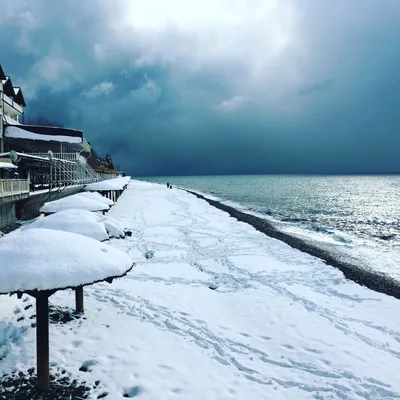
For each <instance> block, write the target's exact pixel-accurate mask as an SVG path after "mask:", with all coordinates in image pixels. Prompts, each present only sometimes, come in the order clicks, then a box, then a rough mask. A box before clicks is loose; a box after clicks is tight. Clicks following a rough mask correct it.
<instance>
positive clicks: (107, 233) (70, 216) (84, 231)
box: [23, 209, 125, 242]
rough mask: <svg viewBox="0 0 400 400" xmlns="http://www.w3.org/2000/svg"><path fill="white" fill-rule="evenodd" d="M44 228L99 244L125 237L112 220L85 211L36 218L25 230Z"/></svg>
mask: <svg viewBox="0 0 400 400" xmlns="http://www.w3.org/2000/svg"><path fill="white" fill-rule="evenodd" d="M37 228H45V229H52V230H58V231H63V232H71V233H76V234H80V235H83V236H87V237H90V238H92V239H95V240H98V241H100V242H102V241H104V240H108V239H109V238H111V237H117V238H120V237H125V233H124V228H123V227H122V226H121V224H119V223H118V221H116V220H115V219H114V218H110V217H108V216H105V215H100V214H95V213H92V212H90V211H86V210H74V209H71V210H65V211H60V212H58V213H56V214H52V215H49V216H48V217H44V218H38V219H36V220H35V221H34V222H32V223H31V224H29V225H25V226H24V228H23V229H24V230H25V229H37Z"/></svg>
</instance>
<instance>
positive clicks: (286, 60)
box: [0, 0, 400, 175]
mask: <svg viewBox="0 0 400 400" xmlns="http://www.w3.org/2000/svg"><path fill="white" fill-rule="evenodd" d="M2 1H4V0H0V3H1V2H2ZM154 1H155V0H154ZM154 1H153V3H154ZM206 3H207V2H206ZM206 3H205V7H206V6H207V4H208V3H207V4H206ZM13 4H14V5H13V6H8V8H6V12H5V13H4V16H2V17H0V63H1V64H2V65H3V67H4V69H5V71H6V73H8V74H10V75H12V78H13V82H14V83H15V84H21V85H22V86H23V90H24V91H25V93H26V97H27V103H28V107H27V110H26V112H27V114H28V115H34V114H36V113H41V114H45V115H47V116H49V117H50V118H52V119H55V120H59V121H61V122H63V123H64V125H66V126H71V127H76V128H80V129H83V130H84V132H85V136H86V137H87V139H88V140H89V141H91V142H92V144H93V145H94V146H95V147H96V149H98V151H100V152H102V153H106V152H111V153H112V154H113V155H114V158H115V159H116V160H117V163H118V164H120V165H121V167H122V168H124V169H126V170H128V171H129V172H131V173H132V174H135V175H159V174H165V175H170V174H213V173H216V174H225V173H263V172H266V173H269V172H270V173H296V172H299V173H304V172H309V173H320V172H329V173H345V172H357V173H358V172H360V173H362V172H400V171H399V170H400V162H399V161H398V155H397V149H398V148H399V146H400V135H399V134H398V132H399V131H400V117H399V115H400V114H399V112H398V110H399V108H400V81H399V79H398V71H399V67H400V46H399V45H398V39H397V38H398V37H399V34H400V28H399V26H400V9H399V2H397V1H391V0H388V1H387V2H385V3H384V5H385V6H383V5H382V3H381V2H379V1H372V0H371V1H370V0H366V1H361V0H358V1H354V2H351V3H350V2H344V1H342V0H340V1H337V2H330V3H329V5H328V3H326V2H320V1H316V0H308V1H299V0H297V1H282V4H284V6H282V7H281V8H277V9H276V10H274V11H273V12H272V14H271V16H270V17H269V16H266V17H265V18H266V19H264V20H261V22H260V23H259V24H258V22H255V23H253V22H252V21H253V20H249V21H250V22H249V23H248V21H247V20H243V21H241V20H240V23H238V24H239V25H238V26H237V28H235V29H234V30H232V31H227V30H223V28H221V31H219V30H217V28H213V27H211V28H209V30H202V29H201V28H199V27H197V26H196V27H193V28H192V25H193V24H191V23H189V22H188V23H187V27H185V26H184V27H183V28H184V29H183V28H182V26H181V25H179V26H178V25H176V26H172V27H171V26H170V25H169V26H167V27H166V28H165V27H163V25H159V26H157V27H156V28H153V27H151V26H150V25H149V26H147V25H146V26H144V27H143V24H144V22H143V21H142V20H141V21H140V24H138V25H137V26H134V27H133V28H132V27H131V26H126V24H124V23H123V21H122V19H123V16H124V14H127V12H125V6H126V4H127V3H126V2H124V0H118V1H116V2H115V3H113V4H114V6H113V7H111V6H110V4H108V5H107V3H105V2H101V1H95V0H88V1H85V2H83V1H80V2H78V1H75V0H72V1H69V2H57V3H55V2H52V1H49V0H38V1H37V2H35V5H34V6H33V5H32V4H33V3H32V2H27V1H23V0H18V1H15V2H14V3H13ZM171 4H172V3H171ZM210 4H211V3H210ZM252 4H253V3H252ZM254 4H256V3H254ZM260 4H261V3H260ZM149 7H150V6H149ZM160 7H161V3H160ZM171 7H172V6H171ZM254 7H255V6H254ZM212 11H213V10H212ZM214 14H215V13H214V11H213V13H211V12H210V15H214ZM242 14H243V13H238V14H237V15H236V14H235V15H234V17H235V18H236V19H234V21H236V20H237V19H238V18H239V17H240V18H242V16H241V15H242ZM140 15H142V14H140ZM182 15H183V14H182ZM266 15H267V14H266ZM268 15H269V14H268ZM138 18H139V17H138ZM182 18H183V16H182ZM199 18H200V17H199ZM221 18H222V17H221ZM243 18H244V17H243ZM268 18H270V19H268ZM133 19H135V16H133ZM154 19H155V20H156V16H155V17H154ZM150 20H151V19H150ZM151 21H152V20H151ZM157 21H158V20H157ZM221 21H222V20H221ZM229 21H230V22H229V23H232V22H231V20H229ZM274 21H278V22H279V23H276V24H275V25H274V23H273V22H274ZM155 23H156V22H155ZM158 23H159V21H158ZM235 23H236V22H235ZM219 25H221V26H222V27H223V26H224V24H223V23H220V24H219V23H216V24H215V26H219ZM265 26H268V28H265ZM213 29H214V30H213ZM218 29H219V28H218ZM232 29H233V28H232ZM264 29H270V30H264ZM221 43H222V44H221ZM214 46H215V48H214ZM217 46H220V47H217Z"/></svg>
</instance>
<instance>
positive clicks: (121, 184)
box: [85, 177, 130, 200]
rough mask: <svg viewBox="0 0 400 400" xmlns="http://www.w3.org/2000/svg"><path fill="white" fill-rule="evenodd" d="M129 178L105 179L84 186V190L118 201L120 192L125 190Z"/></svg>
mask: <svg viewBox="0 0 400 400" xmlns="http://www.w3.org/2000/svg"><path fill="white" fill-rule="evenodd" d="M129 181H130V177H123V178H115V179H107V180H105V181H101V182H94V183H91V184H89V185H87V186H85V190H86V191H88V192H98V193H101V194H104V195H105V196H107V197H108V198H112V199H113V200H118V198H119V196H120V195H121V193H122V191H123V190H124V189H126V187H127V186H128V183H129Z"/></svg>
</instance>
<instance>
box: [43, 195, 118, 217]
mask: <svg viewBox="0 0 400 400" xmlns="http://www.w3.org/2000/svg"><path fill="white" fill-rule="evenodd" d="M109 208H110V207H109V206H108V205H107V204H105V203H104V202H102V201H98V200H94V199H89V198H86V197H84V196H80V195H79V194H75V195H72V196H68V197H64V198H63V199H59V200H55V201H51V202H48V203H45V204H44V206H43V207H42V208H41V209H40V212H42V213H56V212H60V211H64V210H70V209H78V210H87V211H103V210H108V209H109Z"/></svg>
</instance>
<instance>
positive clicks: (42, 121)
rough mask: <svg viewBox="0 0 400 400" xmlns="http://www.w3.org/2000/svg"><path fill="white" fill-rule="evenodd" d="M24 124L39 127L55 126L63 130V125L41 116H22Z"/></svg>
mask: <svg viewBox="0 0 400 400" xmlns="http://www.w3.org/2000/svg"><path fill="white" fill-rule="evenodd" d="M24 124H26V125H40V126H57V127H59V128H63V127H64V124H62V123H60V122H58V121H56V120H52V119H50V118H47V117H46V116H45V115H43V114H37V115H35V116H29V117H28V116H24Z"/></svg>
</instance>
